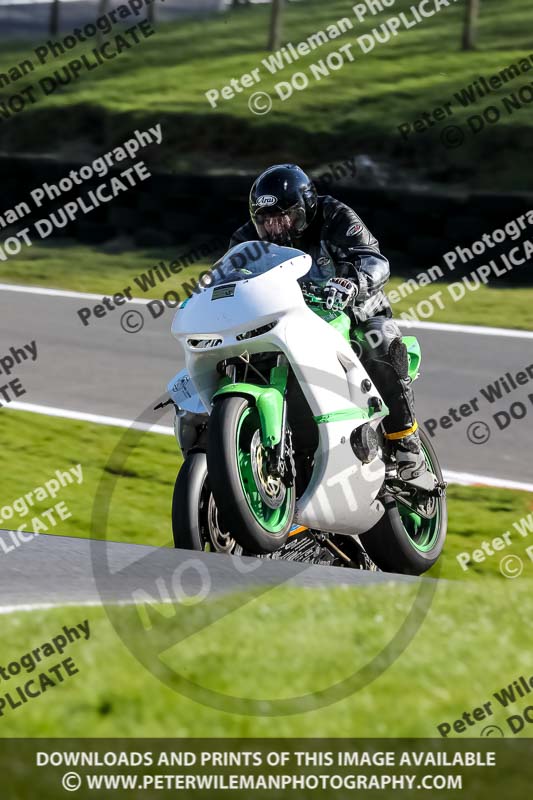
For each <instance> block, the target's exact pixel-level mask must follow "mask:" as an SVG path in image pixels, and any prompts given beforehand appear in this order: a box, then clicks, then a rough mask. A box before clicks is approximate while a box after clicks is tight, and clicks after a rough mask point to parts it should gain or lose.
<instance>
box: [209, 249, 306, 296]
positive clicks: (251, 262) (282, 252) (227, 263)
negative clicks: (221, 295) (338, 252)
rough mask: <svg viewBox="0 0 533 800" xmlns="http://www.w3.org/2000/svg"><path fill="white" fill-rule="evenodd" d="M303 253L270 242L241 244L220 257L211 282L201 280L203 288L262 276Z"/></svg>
mask: <svg viewBox="0 0 533 800" xmlns="http://www.w3.org/2000/svg"><path fill="white" fill-rule="evenodd" d="M302 255H304V253H303V252H302V251H301V250H296V249H295V248H293V247H280V246H279V245H277V244H271V243H270V242H243V243H242V244H238V245H236V246H235V247H232V249H231V250H228V252H227V253H226V254H225V255H224V256H222V258H221V259H220V260H219V261H217V262H216V264H215V265H214V266H213V269H212V271H211V276H210V277H212V280H211V281H208V280H207V279H206V278H205V277H204V278H203V279H202V284H203V285H204V286H206V287H207V286H208V287H212V286H217V285H219V284H221V283H229V282H231V283H235V282H237V281H245V280H249V279H250V278H255V277H257V275H263V274H264V273H265V272H269V271H270V270H271V269H274V267H278V266H279V265H280V264H283V262H284V261H289V260H290V259H291V258H297V257H298V256H302Z"/></svg>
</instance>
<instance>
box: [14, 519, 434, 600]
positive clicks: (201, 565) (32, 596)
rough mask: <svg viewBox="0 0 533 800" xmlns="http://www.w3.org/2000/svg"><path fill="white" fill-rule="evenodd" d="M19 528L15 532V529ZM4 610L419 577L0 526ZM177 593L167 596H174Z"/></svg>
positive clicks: (214, 594) (414, 579)
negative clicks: (18, 534) (24, 534)
mask: <svg viewBox="0 0 533 800" xmlns="http://www.w3.org/2000/svg"><path fill="white" fill-rule="evenodd" d="M14 535H15V534H14ZM0 540H2V542H3V544H2V545H0V573H1V575H2V580H1V581H0V613H8V612H10V611H16V610H21V611H22V610H25V609H26V610H30V609H35V608H47V607H54V606H63V605H78V604H79V605H87V604H88V605H100V604H104V605H105V604H112V605H114V604H121V603H124V604H131V603H134V602H135V600H136V599H137V597H138V596H139V595H138V594H137V593H139V592H143V591H144V592H145V593H146V594H148V595H150V596H151V597H155V598H160V597H161V596H162V594H161V591H160V587H161V586H165V587H172V586H174V585H175V582H174V579H175V576H176V575H178V576H179V586H180V598H182V595H181V593H183V596H188V597H194V598H198V597H199V596H200V595H201V597H202V598H203V597H204V596H205V597H206V598H208V597H216V596H217V595H220V594H222V593H229V592H240V591H245V590H247V589H256V588H257V587H261V586H264V587H265V588H267V587H273V586H278V585H280V584H284V583H287V584H289V585H293V586H301V587H307V588H317V587H320V586H367V585H370V584H376V583H390V582H391V581H394V582H398V581H402V582H405V581H411V582H412V581H419V580H420V579H419V578H413V577H410V576H406V575H389V574H385V573H382V572H367V571H364V570H356V569H343V568H341V567H322V566H320V567H318V566H309V565H306V564H299V563H296V562H293V561H281V560H272V561H271V560H264V559H254V558H248V557H246V558H237V557H232V556H221V555H219V554H217V553H196V552H194V553H193V552H190V551H186V550H173V549H170V548H166V547H147V546H145V545H132V544H120V543H117V542H108V541H95V540H90V539H76V538H73V537H62V536H52V535H46V534H42V535H40V536H35V537H34V538H33V539H31V540H30V541H26V542H23V543H21V544H19V546H15V544H14V539H13V537H12V536H11V535H10V534H9V532H8V531H2V530H0ZM180 598H178V597H176V596H175V595H174V597H172V595H171V596H170V599H171V600H173V601H174V602H176V601H177V600H179V599H180Z"/></svg>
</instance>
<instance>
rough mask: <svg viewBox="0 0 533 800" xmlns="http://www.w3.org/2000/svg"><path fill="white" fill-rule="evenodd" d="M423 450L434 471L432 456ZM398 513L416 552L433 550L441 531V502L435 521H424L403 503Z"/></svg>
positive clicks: (438, 503)
mask: <svg viewBox="0 0 533 800" xmlns="http://www.w3.org/2000/svg"><path fill="white" fill-rule="evenodd" d="M422 450H423V451H424V455H425V457H426V463H427V465H428V466H429V468H430V469H431V470H432V471H433V464H432V462H431V458H430V455H429V453H428V451H427V450H426V448H425V447H424V445H422ZM398 511H399V512H400V517H401V519H402V523H403V527H404V529H405V532H406V533H407V536H408V537H409V541H410V542H411V544H412V545H413V547H414V548H415V550H418V551H419V552H420V553H428V552H429V551H430V550H432V549H433V548H434V547H435V544H436V543H437V540H438V538H439V531H440V522H441V510H440V502H439V500H437V513H436V514H435V516H434V517H433V519H424V518H423V517H421V516H420V515H419V514H416V513H415V512H414V511H411V510H410V509H409V508H407V507H406V506H403V505H402V504H401V503H398Z"/></svg>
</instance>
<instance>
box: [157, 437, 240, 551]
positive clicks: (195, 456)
mask: <svg viewBox="0 0 533 800" xmlns="http://www.w3.org/2000/svg"><path fill="white" fill-rule="evenodd" d="M172 532H173V535H174V546H175V547H178V548H180V549H181V550H202V551H204V552H217V553H226V554H231V555H241V554H242V547H240V546H239V545H238V544H237V542H236V541H235V539H234V538H233V537H232V536H231V534H230V533H229V532H228V531H227V530H225V529H224V527H223V526H222V525H221V522H220V515H219V513H218V509H217V506H216V503H215V499H214V497H213V493H212V491H211V487H210V485H209V480H208V477H207V458H206V455H205V453H202V452H196V453H191V454H190V455H189V456H187V458H186V459H185V461H184V462H183V465H182V467H181V469H180V471H179V473H178V477H177V479H176V484H175V486H174V495H173V497H172Z"/></svg>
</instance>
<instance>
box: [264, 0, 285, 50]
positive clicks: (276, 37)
mask: <svg viewBox="0 0 533 800" xmlns="http://www.w3.org/2000/svg"><path fill="white" fill-rule="evenodd" d="M283 5H284V0H272V14H271V16H270V34H269V37H268V49H269V50H279V48H280V46H281V26H282V22H283Z"/></svg>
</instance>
